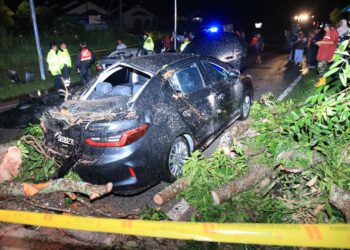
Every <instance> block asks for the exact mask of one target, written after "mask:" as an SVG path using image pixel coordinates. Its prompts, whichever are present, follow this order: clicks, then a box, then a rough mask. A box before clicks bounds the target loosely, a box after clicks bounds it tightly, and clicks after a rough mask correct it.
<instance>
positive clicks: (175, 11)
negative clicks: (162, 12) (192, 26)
mask: <svg viewBox="0 0 350 250" xmlns="http://www.w3.org/2000/svg"><path fill="white" fill-rule="evenodd" d="M176 30H177V0H174V50H176V38H177V34H176Z"/></svg>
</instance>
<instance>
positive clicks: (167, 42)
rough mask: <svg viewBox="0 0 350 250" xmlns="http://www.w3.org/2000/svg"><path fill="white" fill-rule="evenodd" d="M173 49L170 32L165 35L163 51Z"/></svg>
mask: <svg viewBox="0 0 350 250" xmlns="http://www.w3.org/2000/svg"><path fill="white" fill-rule="evenodd" d="M169 50H171V39H170V36H169V35H168V34H166V35H165V37H164V40H163V52H167V51H169Z"/></svg>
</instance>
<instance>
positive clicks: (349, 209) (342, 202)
mask: <svg viewBox="0 0 350 250" xmlns="http://www.w3.org/2000/svg"><path fill="white" fill-rule="evenodd" d="M329 202H330V203H331V204H332V205H333V206H335V207H336V208H337V209H339V210H340V211H341V212H342V213H343V214H344V215H345V218H346V222H347V223H350V192H349V191H346V190H344V189H342V188H340V187H338V186H336V185H333V187H332V190H331V192H330V196H329Z"/></svg>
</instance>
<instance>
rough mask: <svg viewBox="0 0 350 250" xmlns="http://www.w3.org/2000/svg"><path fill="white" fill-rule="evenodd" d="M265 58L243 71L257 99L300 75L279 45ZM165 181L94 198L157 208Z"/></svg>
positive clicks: (131, 209)
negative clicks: (136, 191) (134, 192)
mask: <svg viewBox="0 0 350 250" xmlns="http://www.w3.org/2000/svg"><path fill="white" fill-rule="evenodd" d="M267 50H268V48H267ZM262 61H263V63H262V64H256V63H255V58H254V56H252V55H249V56H248V60H247V67H246V69H245V71H244V72H243V74H247V75H250V76H251V77H252V79H253V85H254V99H255V100H258V99H259V98H260V96H261V95H262V94H264V93H266V92H268V91H270V92H272V93H273V94H274V95H275V96H276V97H278V96H279V95H280V94H281V93H282V92H283V91H284V90H285V89H286V88H287V87H288V86H289V84H290V83H291V82H293V81H294V79H296V78H297V77H298V75H300V70H299V69H298V68H297V67H296V66H294V65H291V64H290V63H288V55H287V54H285V53H281V52H279V49H278V48H271V50H270V51H266V52H265V53H264V54H263V55H262ZM5 134H7V135H8V131H7V130H2V131H1V130H0V137H2V136H4V135H5ZM219 140H220V137H219V138H217V139H216V140H215V141H214V142H213V143H212V144H211V145H210V146H209V147H208V148H207V149H206V150H205V151H204V154H205V155H206V156H209V155H211V154H212V153H213V152H214V151H215V149H216V147H217V145H218V143H219ZM166 185H167V184H166V183H160V184H158V185H156V186H154V187H153V188H151V189H149V190H147V191H146V192H144V193H142V194H139V195H136V196H132V197H120V196H114V195H108V196H107V197H104V198H103V199H100V200H98V201H95V202H94V204H95V205H96V206H97V207H100V208H102V207H109V208H110V209H112V210H113V211H114V212H117V213H123V214H124V213H137V212H138V211H140V210H142V209H143V208H145V207H151V208H152V207H153V208H157V207H156V205H155V204H154V203H153V200H152V199H153V195H154V194H155V193H157V192H158V191H160V190H161V189H163V188H164V187H165V186H166ZM176 202H177V201H176V200H172V201H170V202H169V203H168V204H166V205H165V206H163V207H162V210H163V211H168V210H170V209H171V207H172V206H173V205H174V204H175V203H176Z"/></svg>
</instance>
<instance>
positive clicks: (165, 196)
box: [153, 178, 190, 206]
mask: <svg viewBox="0 0 350 250" xmlns="http://www.w3.org/2000/svg"><path fill="white" fill-rule="evenodd" d="M189 185H190V184H189V182H188V181H187V179H186V178H180V179H178V180H176V181H175V182H174V183H172V184H171V185H169V186H167V187H165V188H164V189H163V190H161V191H160V192H158V193H157V194H155V195H154V196H153V201H154V203H156V204H157V205H159V206H161V205H163V204H164V203H166V202H168V201H169V200H171V199H172V198H175V196H176V195H177V194H178V193H180V192H181V191H183V190H185V189H186V188H188V187H189Z"/></svg>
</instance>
